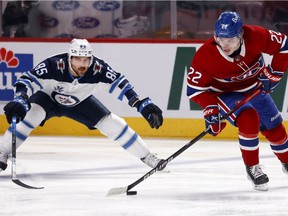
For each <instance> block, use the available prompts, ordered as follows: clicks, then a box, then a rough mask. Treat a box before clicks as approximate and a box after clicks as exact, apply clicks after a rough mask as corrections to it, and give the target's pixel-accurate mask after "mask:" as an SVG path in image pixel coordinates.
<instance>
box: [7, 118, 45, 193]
mask: <svg viewBox="0 0 288 216" xmlns="http://www.w3.org/2000/svg"><path fill="white" fill-rule="evenodd" d="M11 173H12V174H11V175H12V177H11V178H12V181H13V182H14V183H15V184H17V185H19V186H21V187H24V188H29V189H43V188H44V187H34V186H30V185H27V184H24V183H23V182H21V181H20V180H19V179H18V178H17V176H16V116H13V118H12V169H11Z"/></svg>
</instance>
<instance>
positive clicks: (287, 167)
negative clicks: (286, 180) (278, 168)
mask: <svg viewBox="0 0 288 216" xmlns="http://www.w3.org/2000/svg"><path fill="white" fill-rule="evenodd" d="M282 171H283V172H284V173H286V174H287V175H288V164H287V163H282Z"/></svg>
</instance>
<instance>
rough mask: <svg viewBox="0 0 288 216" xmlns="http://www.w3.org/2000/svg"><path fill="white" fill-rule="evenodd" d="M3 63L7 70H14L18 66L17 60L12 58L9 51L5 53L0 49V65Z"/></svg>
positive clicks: (12, 55) (11, 53) (12, 54)
mask: <svg viewBox="0 0 288 216" xmlns="http://www.w3.org/2000/svg"><path fill="white" fill-rule="evenodd" d="M2 62H5V63H6V65H7V66H8V67H9V68H16V67H18V65H19V60H18V58H16V57H15V56H14V53H13V52H12V51H11V50H9V51H7V50H6V49H5V48H1V49H0V64H1V63H2Z"/></svg>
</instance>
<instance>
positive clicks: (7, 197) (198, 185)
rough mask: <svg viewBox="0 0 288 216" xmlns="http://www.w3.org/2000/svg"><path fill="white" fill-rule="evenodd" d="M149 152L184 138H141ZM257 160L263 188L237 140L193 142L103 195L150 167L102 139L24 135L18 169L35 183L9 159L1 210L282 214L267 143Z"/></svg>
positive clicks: (280, 188)
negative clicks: (252, 177)
mask: <svg viewBox="0 0 288 216" xmlns="http://www.w3.org/2000/svg"><path fill="white" fill-rule="evenodd" d="M144 140H145V141H146V143H147V144H148V145H149V147H150V149H151V152H153V153H157V154H158V156H159V157H162V158H167V157H169V156H170V155H172V154H173V153H174V152H175V151H177V150H178V149H179V148H181V147H182V146H184V145H185V144H186V143H188V142H189V141H190V140H188V139H182V140H178V139H144ZM260 157H261V159H260V162H261V164H263V166H264V168H263V170H264V172H265V173H266V174H267V175H268V176H269V178H270V182H269V190H268V191H267V192H259V191H255V190H254V189H253V188H252V186H251V183H250V182H249V181H248V180H247V177H246V172H245V169H244V165H243V163H242V159H241V155H240V150H239V147H238V143H237V142H236V141H235V142H234V141H233V142H231V141H218V140H217V141H215V140H206V141H198V142H197V143H195V144H194V145H193V146H191V147H190V148H189V149H187V150H186V151H185V152H184V153H182V154H181V155H179V156H178V157H177V158H175V159H174V160H173V161H172V162H171V163H170V164H169V165H168V168H167V169H168V170H169V171H170V172H169V173H167V172H166V173H164V172H157V173H155V174H154V175H152V176H150V177H149V178H148V179H146V180H144V181H143V182H141V183H140V184H139V185H137V186H136V187H135V188H133V190H137V192H138V195H136V196H127V195H118V196H110V197H107V196H106V194H107V192H108V191H109V189H111V188H113V187H122V186H127V185H129V184H131V183H132V182H134V181H135V180H137V179H138V178H140V177H141V176H142V175H144V174H145V173H146V172H148V171H149V170H150V168H149V167H147V166H146V165H145V164H143V163H142V162H141V161H140V160H138V159H137V158H135V157H134V156H132V155H130V154H129V153H128V152H126V151H124V150H123V149H122V148H121V147H119V146H118V145H117V144H116V143H114V142H112V141H110V140H108V139H106V138H91V137H90V138H84V137H36V136H31V137H29V138H28V140H27V141H26V143H24V144H23V145H22V146H21V147H20V148H19V149H18V150H17V176H18V178H19V179H20V180H21V181H22V182H24V183H26V184H30V185H33V186H44V189H42V190H33V189H32V190H31V189H25V188H21V187H19V186H18V185H16V184H14V183H13V182H12V181H11V161H9V163H8V168H7V169H6V170H5V171H4V172H2V173H1V174H0V215H1V216H10V215H11V216H12V215H13V216H46V215H47V216H48V215H49V216H54V215H55V216H66V215H67V216H72V215H75V216H114V215H115V216H194V215H195V216H225V215H227V216H228V215H229V216H236V215H237V216H244V215H249V216H256V215H257V216H258V215H259V216H266V215H273V216H280V215H281V216H284V215H285V216H287V215H288V176H286V175H285V174H284V173H283V172H282V170H281V165H280V162H279V161H278V160H277V159H276V157H275V156H274V155H273V153H272V151H271V150H270V147H269V145H268V143H264V142H262V143H261V145H260Z"/></svg>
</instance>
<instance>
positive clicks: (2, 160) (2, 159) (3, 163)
mask: <svg viewBox="0 0 288 216" xmlns="http://www.w3.org/2000/svg"><path fill="white" fill-rule="evenodd" d="M7 159H8V155H6V154H4V153H3V152H1V151H0V172H1V171H4V170H5V169H6V168H7Z"/></svg>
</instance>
